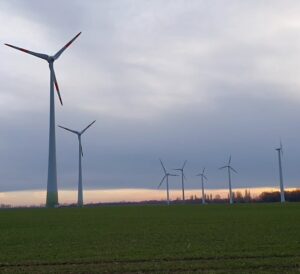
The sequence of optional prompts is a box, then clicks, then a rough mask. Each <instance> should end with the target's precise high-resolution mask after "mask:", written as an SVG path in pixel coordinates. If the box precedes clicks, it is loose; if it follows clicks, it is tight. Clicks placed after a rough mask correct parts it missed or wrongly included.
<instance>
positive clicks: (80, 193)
mask: <svg viewBox="0 0 300 274" xmlns="http://www.w3.org/2000/svg"><path fill="white" fill-rule="evenodd" d="M95 122H96V120H95V121H93V122H92V123H90V124H89V125H88V126H87V127H85V129H84V130H82V131H76V130H73V129H69V128H66V127H62V126H58V127H60V128H62V129H65V130H67V131H70V132H72V133H74V134H76V135H77V137H78V147H79V149H78V152H79V155H78V199H77V205H78V206H79V207H81V206H83V187H82V165H81V161H82V157H83V151H82V145H81V135H82V134H83V133H84V132H85V131H86V130H87V129H88V128H89V127H90V126H91V125H92V124H94V123H95Z"/></svg>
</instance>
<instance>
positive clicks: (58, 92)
mask: <svg viewBox="0 0 300 274" xmlns="http://www.w3.org/2000/svg"><path fill="white" fill-rule="evenodd" d="M50 70H51V73H52V75H53V82H54V85H55V89H56V92H57V95H58V99H59V101H60V103H61V105H63V102H62V99H61V95H60V91H59V87H58V83H57V80H56V76H55V71H54V68H53V67H52V66H50Z"/></svg>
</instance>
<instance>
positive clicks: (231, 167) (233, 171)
mask: <svg viewBox="0 0 300 274" xmlns="http://www.w3.org/2000/svg"><path fill="white" fill-rule="evenodd" d="M229 168H230V169H231V170H232V171H233V172H235V173H237V171H236V170H235V169H234V168H233V167H231V166H230V167H229Z"/></svg>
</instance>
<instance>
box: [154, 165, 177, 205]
mask: <svg viewBox="0 0 300 274" xmlns="http://www.w3.org/2000/svg"><path fill="white" fill-rule="evenodd" d="M159 161H160V164H161V166H162V168H163V170H164V173H165V175H164V177H163V178H162V180H161V181H160V184H159V185H158V187H157V188H160V186H161V185H162V183H163V182H164V180H166V186H167V205H169V204H170V196H169V176H178V175H176V174H171V173H168V172H167V170H166V169H165V166H164V164H163V162H162V160H161V159H159Z"/></svg>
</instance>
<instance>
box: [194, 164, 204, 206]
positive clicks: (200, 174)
mask: <svg viewBox="0 0 300 274" xmlns="http://www.w3.org/2000/svg"><path fill="white" fill-rule="evenodd" d="M204 171H205V168H203V171H202V173H199V174H197V175H196V176H201V185H202V204H205V194H204V179H206V180H207V178H206V176H205V175H204Z"/></svg>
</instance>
